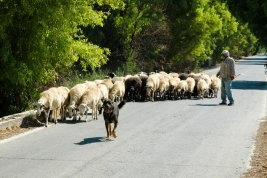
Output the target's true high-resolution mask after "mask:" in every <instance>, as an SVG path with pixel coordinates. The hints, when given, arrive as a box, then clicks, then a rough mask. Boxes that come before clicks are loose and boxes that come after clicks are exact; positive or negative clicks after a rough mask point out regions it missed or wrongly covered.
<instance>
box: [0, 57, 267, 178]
mask: <svg viewBox="0 0 267 178" xmlns="http://www.w3.org/2000/svg"><path fill="white" fill-rule="evenodd" d="M264 58H266V56H254V57H252V58H246V59H245V60H241V61H239V62H237V63H236V72H237V74H239V73H243V74H245V75H241V76H239V77H238V78H237V79H236V80H235V81H234V82H233V94H234V99H235V106H219V105H218V103H219V102H221V101H220V98H205V99H204V100H200V99H199V100H196V99H192V100H177V101H157V102H135V103H126V105H125V106H124V108H122V109H121V110H120V117H119V121H120V122H119V126H118V137H117V138H116V139H114V138H112V141H106V140H105V136H106V132H105V126H104V121H103V116H102V115H101V116H100V117H99V120H97V121H91V120H90V121H89V122H87V123H85V122H76V123H73V122H71V121H66V122H64V123H58V124H57V125H55V126H50V127H48V128H43V129H38V130H37V131H34V132H31V133H30V134H26V135H25V136H21V137H18V138H16V139H10V140H7V141H1V142H0V177H1V178H2V177H11V178H13V177H19V178H21V177H22V178H24V177H27V178H31V177H32V178H36V177H38V178H39V177H49V178H50V177H72V178H73V177H74V178H75V177H89V178H92V177H97V178H101V177H109V178H112V177H114V178H119V177H122V178H125V177H129V178H132V177H133V178H134V177H138V178H139V177H146V178H150V177H151V178H152V177H153V178H155V177H178V178H180V177H182V178H183V177H186V178H191V177H201V178H203V177H205V178H206V177H211V178H214V177H216V178H220V177H225V178H226V177H227V178H229V177H231V178H233V177H240V176H241V175H242V173H244V172H245V171H246V169H247V168H248V166H249V159H250V156H251V153H252V151H253V144H254V138H255V136H256V131H257V128H258V124H259V122H260V121H262V120H265V116H266V88H267V83H266V75H265V69H264V66H263V64H265V63H266V62H267V61H266V60H265V59H264ZM217 70H218V69H213V70H208V71H206V72H205V73H207V74H212V73H216V72H217ZM219 96H220V95H219Z"/></svg>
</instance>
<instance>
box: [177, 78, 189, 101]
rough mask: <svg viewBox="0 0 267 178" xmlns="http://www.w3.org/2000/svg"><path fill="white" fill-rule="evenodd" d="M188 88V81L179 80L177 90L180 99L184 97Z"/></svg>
mask: <svg viewBox="0 0 267 178" xmlns="http://www.w3.org/2000/svg"><path fill="white" fill-rule="evenodd" d="M187 90H188V84H187V81H185V80H181V81H180V82H178V84H177V87H176V91H177V96H178V97H179V98H180V99H183V98H184V97H185V94H186V92H187Z"/></svg>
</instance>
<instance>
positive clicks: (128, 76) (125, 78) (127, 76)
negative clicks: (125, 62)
mask: <svg viewBox="0 0 267 178" xmlns="http://www.w3.org/2000/svg"><path fill="white" fill-rule="evenodd" d="M131 77H133V76H132V75H126V76H125V77H124V80H125V81H126V80H127V79H128V78H131Z"/></svg>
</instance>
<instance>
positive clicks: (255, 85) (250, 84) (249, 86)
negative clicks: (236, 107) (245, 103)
mask: <svg viewBox="0 0 267 178" xmlns="http://www.w3.org/2000/svg"><path fill="white" fill-rule="evenodd" d="M266 88H267V82H266V81H247V80H234V81H233V82H232V89H239V90H266Z"/></svg>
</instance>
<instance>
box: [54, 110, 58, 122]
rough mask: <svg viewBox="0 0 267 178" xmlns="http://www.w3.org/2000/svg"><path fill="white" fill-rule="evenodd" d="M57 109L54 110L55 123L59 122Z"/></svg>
mask: <svg viewBox="0 0 267 178" xmlns="http://www.w3.org/2000/svg"><path fill="white" fill-rule="evenodd" d="M57 111H58V110H57V109H55V112H54V123H55V124H57Z"/></svg>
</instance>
